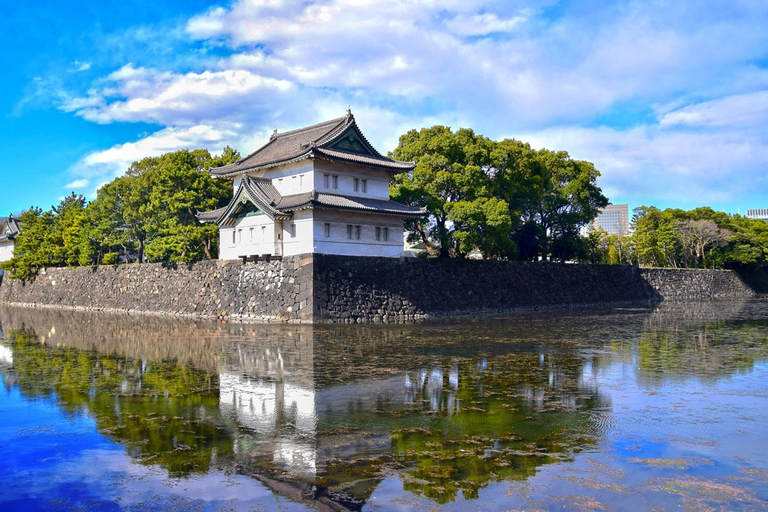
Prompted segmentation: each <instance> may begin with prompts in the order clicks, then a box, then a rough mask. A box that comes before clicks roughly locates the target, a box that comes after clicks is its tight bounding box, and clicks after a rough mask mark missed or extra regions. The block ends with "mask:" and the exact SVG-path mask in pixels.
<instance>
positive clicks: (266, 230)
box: [219, 215, 276, 260]
mask: <svg viewBox="0 0 768 512" xmlns="http://www.w3.org/2000/svg"><path fill="white" fill-rule="evenodd" d="M233 234H234V242H233V241H232V235H233ZM251 234H253V237H251ZM263 254H276V247H275V224H274V222H273V221H272V219H270V218H269V217H268V216H267V215H254V216H251V217H244V218H242V219H240V221H239V222H238V223H237V224H236V225H235V226H234V227H222V228H220V229H219V259H222V260H235V259H238V258H239V257H240V256H254V255H259V256H260V255H263Z"/></svg>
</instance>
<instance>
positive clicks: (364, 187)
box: [360, 180, 368, 194]
mask: <svg viewBox="0 0 768 512" xmlns="http://www.w3.org/2000/svg"><path fill="white" fill-rule="evenodd" d="M360 185H362V187H361V189H360V191H361V192H362V193H363V194H365V193H366V192H368V180H362V183H360Z"/></svg>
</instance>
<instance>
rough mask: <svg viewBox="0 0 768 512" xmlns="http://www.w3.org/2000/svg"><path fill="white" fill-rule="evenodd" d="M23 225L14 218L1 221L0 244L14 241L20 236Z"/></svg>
mask: <svg viewBox="0 0 768 512" xmlns="http://www.w3.org/2000/svg"><path fill="white" fill-rule="evenodd" d="M20 228H21V223H20V222H19V219H17V218H14V217H12V216H10V217H7V218H2V219H0V242H5V241H8V240H13V239H14V238H16V235H18V234H19V229H20Z"/></svg>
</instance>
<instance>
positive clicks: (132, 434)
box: [9, 330, 232, 476]
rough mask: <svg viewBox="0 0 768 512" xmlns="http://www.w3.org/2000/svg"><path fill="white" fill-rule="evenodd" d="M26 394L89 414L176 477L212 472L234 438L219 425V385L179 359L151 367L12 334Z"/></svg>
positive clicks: (20, 384) (142, 456)
mask: <svg viewBox="0 0 768 512" xmlns="http://www.w3.org/2000/svg"><path fill="white" fill-rule="evenodd" d="M9 339H10V341H11V348H12V350H13V365H14V370H15V373H16V376H17V379H18V381H17V385H18V387H19V390H20V392H21V393H22V394H23V395H25V396H27V397H30V398H36V397H46V398H55V399H56V401H57V403H58V405H59V407H61V409H62V410H64V411H67V412H69V413H71V414H74V413H76V412H81V411H82V412H87V413H88V414H90V415H91V416H93V417H94V419H95V421H96V428H97V429H98V430H99V432H101V433H102V434H104V435H107V436H109V437H111V438H112V439H114V440H115V441H117V442H119V443H122V444H125V445H126V446H127V449H128V453H129V454H130V455H131V456H133V457H135V458H136V459H138V460H139V461H141V462H145V463H152V464H159V465H161V466H163V467H165V468H166V469H167V470H168V472H169V473H170V474H171V475H174V476H183V475H187V474H190V473H192V472H198V471H207V470H208V468H209V467H210V465H211V461H212V459H213V457H214V454H216V455H222V456H224V455H227V454H231V453H232V439H231V437H230V436H229V435H228V434H227V433H225V432H224V431H223V430H222V429H221V428H219V426H218V425H217V423H216V421H215V420H216V417H217V416H216V413H217V410H218V391H217V389H218V382H217V379H216V377H215V376H212V375H211V374H210V373H207V372H201V371H198V370H194V369H192V368H189V367H185V366H181V365H179V364H177V363H176V362H174V361H154V362H145V361H140V360H135V359H129V358H123V357H116V356H106V355H101V354H98V353H96V352H94V351H81V350H76V349H71V348H54V347H49V346H46V345H44V344H40V343H38V342H37V339H38V336H37V335H36V334H35V333H34V331H29V330H27V331H14V332H12V333H11V334H10V336H9Z"/></svg>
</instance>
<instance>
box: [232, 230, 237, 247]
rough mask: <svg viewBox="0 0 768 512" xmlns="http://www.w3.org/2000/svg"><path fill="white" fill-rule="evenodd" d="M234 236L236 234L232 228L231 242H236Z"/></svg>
mask: <svg viewBox="0 0 768 512" xmlns="http://www.w3.org/2000/svg"><path fill="white" fill-rule="evenodd" d="M236 236H237V235H236V234H235V230H234V229H233V230H232V243H233V244H235V243H237V239H236V238H235V237H236Z"/></svg>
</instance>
